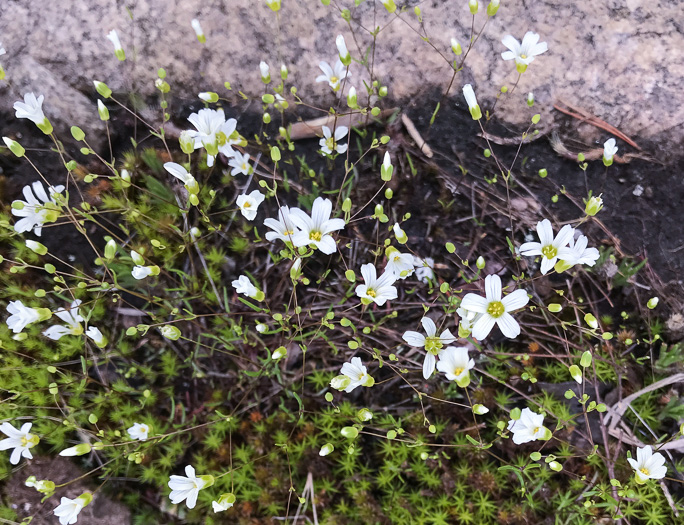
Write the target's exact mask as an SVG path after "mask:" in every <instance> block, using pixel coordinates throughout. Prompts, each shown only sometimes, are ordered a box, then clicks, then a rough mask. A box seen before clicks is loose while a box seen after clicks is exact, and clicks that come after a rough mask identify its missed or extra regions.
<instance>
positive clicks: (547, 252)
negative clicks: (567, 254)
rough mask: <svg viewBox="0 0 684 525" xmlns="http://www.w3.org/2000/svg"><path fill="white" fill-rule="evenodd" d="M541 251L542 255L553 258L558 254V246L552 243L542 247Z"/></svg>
mask: <svg viewBox="0 0 684 525" xmlns="http://www.w3.org/2000/svg"><path fill="white" fill-rule="evenodd" d="M541 252H542V255H543V256H544V257H546V258H547V259H553V258H554V257H555V256H556V255H558V248H556V247H555V246H553V245H551V244H547V245H546V246H544V247H543V248H542V249H541Z"/></svg>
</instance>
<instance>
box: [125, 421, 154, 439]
mask: <svg viewBox="0 0 684 525" xmlns="http://www.w3.org/2000/svg"><path fill="white" fill-rule="evenodd" d="M126 432H128V435H129V436H131V439H137V440H138V441H145V440H146V439H147V437H148V434H149V433H150V427H149V425H146V424H145V423H133V426H132V427H130V428H129V429H128V430H126Z"/></svg>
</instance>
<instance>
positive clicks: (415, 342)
mask: <svg viewBox="0 0 684 525" xmlns="http://www.w3.org/2000/svg"><path fill="white" fill-rule="evenodd" d="M420 323H421V324H422V325H423V330H425V333H426V334H427V337H426V336H424V335H423V334H421V333H420V332H414V331H413V330H409V331H407V332H404V335H403V339H404V341H406V342H407V343H408V344H410V345H411V346H417V347H425V351H426V352H427V353H426V354H425V361H423V377H424V378H425V379H429V378H430V376H431V375H432V373H433V372H434V371H435V363H436V359H435V356H438V355H440V353H441V352H442V349H443V348H444V347H445V346H446V345H450V344H451V343H453V342H454V341H456V338H455V337H454V335H453V334H452V333H451V332H450V331H449V329H448V328H447V329H446V330H444V331H443V332H442V333H441V334H439V335H437V325H435V322H434V321H433V320H432V319H430V318H429V317H423V318H422V319H421V320H420Z"/></svg>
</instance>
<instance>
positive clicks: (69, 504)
mask: <svg viewBox="0 0 684 525" xmlns="http://www.w3.org/2000/svg"><path fill="white" fill-rule="evenodd" d="M92 500H93V496H92V495H91V494H90V493H89V492H86V493H84V494H81V495H80V496H79V497H78V498H75V499H70V498H64V497H63V498H62V499H61V500H60V502H59V505H58V506H57V507H55V510H54V513H55V516H57V517H58V518H59V523H60V525H73V524H74V523H76V522H77V521H78V515H79V513H80V512H81V511H82V510H83V507H85V506H86V505H88V504H89V503H90V502H91V501H92Z"/></svg>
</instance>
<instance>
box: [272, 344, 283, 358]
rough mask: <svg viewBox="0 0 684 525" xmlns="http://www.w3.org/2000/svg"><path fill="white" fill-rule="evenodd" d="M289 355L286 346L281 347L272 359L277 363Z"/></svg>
mask: <svg viewBox="0 0 684 525" xmlns="http://www.w3.org/2000/svg"><path fill="white" fill-rule="evenodd" d="M286 355H287V348H285V347H284V346H279V347H278V348H276V349H275V350H273V354H272V355H271V359H273V360H274V361H277V360H278V359H282V358H283V357H285V356H286Z"/></svg>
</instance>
